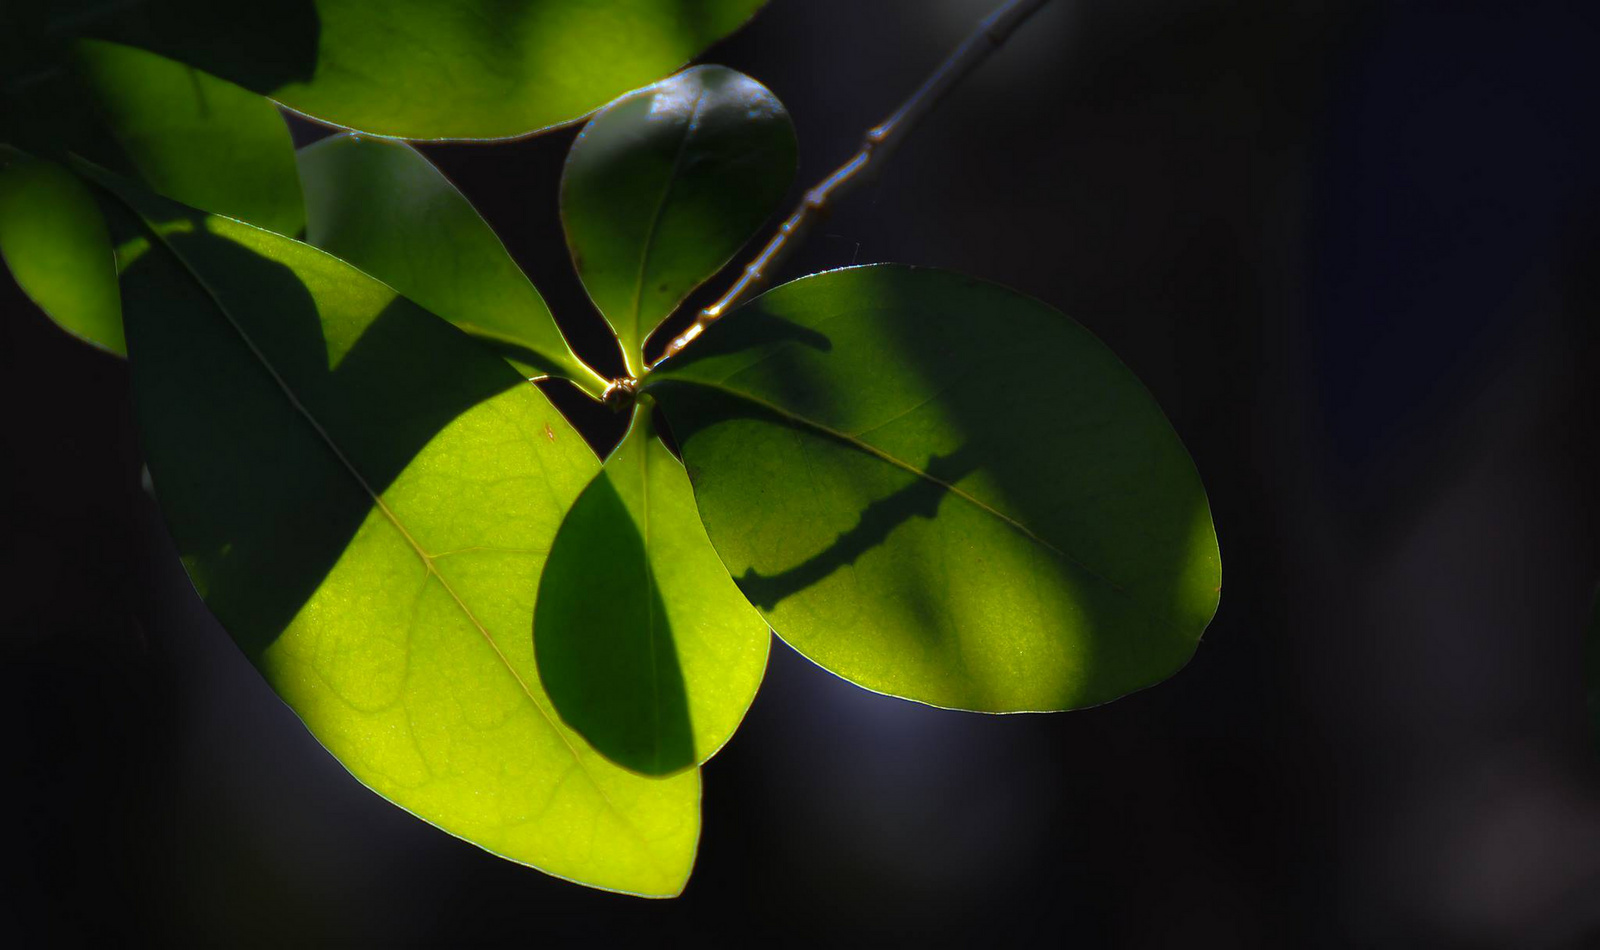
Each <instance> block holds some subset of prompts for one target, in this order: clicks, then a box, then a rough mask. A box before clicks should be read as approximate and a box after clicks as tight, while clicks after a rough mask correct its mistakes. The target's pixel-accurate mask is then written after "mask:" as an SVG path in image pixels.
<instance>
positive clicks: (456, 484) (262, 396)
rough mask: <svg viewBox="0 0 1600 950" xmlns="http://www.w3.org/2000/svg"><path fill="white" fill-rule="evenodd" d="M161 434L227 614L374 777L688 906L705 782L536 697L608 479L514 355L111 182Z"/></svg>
mask: <svg viewBox="0 0 1600 950" xmlns="http://www.w3.org/2000/svg"><path fill="white" fill-rule="evenodd" d="M107 181H108V183H110V184H111V185H112V186H113V187H115V188H116V189H117V190H118V192H119V194H121V195H122V196H123V197H124V198H125V200H127V201H128V202H129V203H130V205H132V206H133V207H135V208H137V209H138V210H139V212H140V213H141V214H142V215H143V218H144V220H145V222H146V224H147V226H148V227H149V228H150V230H151V231H152V232H153V233H154V234H156V235H158V236H159V237H158V240H157V242H156V244H155V245H154V246H153V247H152V248H151V250H150V251H149V252H148V253H145V254H144V255H142V256H140V257H139V258H138V259H137V260H135V261H133V262H132V264H131V265H130V266H129V267H128V268H127V269H126V270H125V271H124V274H123V283H124V288H125V295H126V301H127V307H126V313H127V327H128V336H129V352H130V355H131V362H132V367H133V389H134V399H135V403H136V408H137V420H138V423H139V428H140V437H141V443H142V446H143V448H144V452H145V455H146V458H147V460H148V463H149V468H150V473H151V477H152V481H153V483H154V486H155V493H156V496H157V498H158V500H159V501H160V504H161V508H162V511H163V513H164V515H165V517H166V520H167V524H168V526H169V528H170V529H171V532H172V536H173V539H174V540H175V541H176V543H177V545H178V548H179V550H180V552H181V553H182V555H183V559H184V564H185V566H186V568H187V569H188V571H189V575H190V577H191V578H192V579H193V581H194V584H195V587H196V589H197V590H198V591H199V592H200V594H201V596H202V597H203V598H204V599H205V602H206V604H207V605H208V606H209V607H210V609H211V610H212V612H213V613H214V614H215V615H216V616H217V618H218V619H219V620H220V621H221V622H222V624H223V626H224V627H226V628H227V629H228V631H229V633H231V634H232V636H233V637H234V639H235V640H236V641H237V642H238V644H239V646H240V647H241V649H242V650H243V651H244V652H245V653H246V655H248V656H249V658H250V659H251V660H252V661H253V662H254V663H256V665H257V666H258V667H259V668H260V670H261V672H262V674H263V675H264V676H265V677H266V678H267V680H268V681H269V682H270V683H271V684H272V686H273V688H274V689H275V690H277V692H278V694H279V695H280V696H282V697H283V699H284V700H285V702H287V703H288V704H289V706H290V707H292V708H293V709H294V711H295V712H296V713H298V714H299V715H300V717H301V719H303V720H304V722H305V723H306V726H307V727H308V728H309V729H310V730H311V732H312V733H313V734H314V735H315V736H316V737H317V738H318V739H319V740H320V741H321V742H322V743H323V744H324V745H325V746H327V748H328V749H329V750H330V751H331V752H332V753H333V754H334V755H335V756H337V757H338V758H339V760H340V761H341V762H342V763H343V764H344V765H345V767H346V768H348V769H349V770H350V772H351V773H352V774H353V775H354V776H355V777H356V778H358V779H359V780H361V781H362V782H363V783H365V784H366V785H368V786H369V787H371V788H372V789H373V790H375V791H377V792H378V793H379V794H381V795H383V796H384V797H386V798H388V799H389V800H390V801H393V802H394V803H395V804H397V805H399V806H401V807H402V808H405V809H406V810H408V811H411V812H413V813H414V814H416V815H418V816H419V817H421V818H423V819H425V820H427V821H429V822H431V823H433V824H435V825H437V826H438V827H440V828H443V829H445V830H446V831H449V832H451V833H452V834H456V835H459V836H460V837H462V838H465V839H467V840H469V841H471V842H473V843H475V844H478V845H480V846H482V847H483V848H485V849H487V850H489V851H491V852H494V853H495V854H499V855H502V856H505V857H507V858H510V859H512V860H515V861H519V862H523V863H526V864H529V865H532V866H535V867H538V868H541V869H543V870H545V871H548V872H550V873H551V874H556V875H559V876H561V877H565V878H570V879H572V880H575V881H580V882H582V883H585V884H590V885H593V886H596V887H603V888H609V889H615V890H621V891H628V892H634V893H639V894H648V895H670V894H675V893H677V892H678V891H679V890H680V889H681V888H682V886H683V883H684V880H685V878H686V877H687V875H688V872H689V868H690V865H691V863H692V861H693V857H694V852H695V846H696V841H697V837H698V831H699V796H700V786H699V776H698V773H697V772H695V771H692V770H691V771H687V772H684V773H681V774H679V775H677V776H674V777H672V778H667V779H650V778H645V777H643V776H640V775H637V774H635V773H633V772H630V771H627V770H625V769H622V768H619V767H617V766H615V765H613V764H612V763H610V762H609V761H607V760H606V759H605V758H604V757H603V756H601V755H599V754H598V753H597V752H595V751H594V750H593V749H592V748H591V747H590V746H589V745H588V743H586V742H585V741H584V740H583V738H582V736H580V735H578V734H577V733H576V732H573V731H572V730H570V729H568V728H566V727H565V726H563V725H562V724H561V723H560V721H559V718H558V717H557V715H556V713H555V710H554V709H553V708H552V707H551V704H550V701H549V698H548V697H547V696H546V695H545V693H544V690H543V689H542V688H541V686H540V684H539V678H538V670H537V666H536V662H535V658H534V652H533V642H532V637H531V634H530V631H531V628H532V623H533V607H534V591H535V588H536V585H537V582H538V577H539V574H540V571H541V569H542V567H543V564H544V561H545V558H546V556H547V554H548V551H549V548H550V544H551V541H552V539H553V538H554V537H555V534H556V531H557V529H558V527H559V525H560V523H561V518H562V516H563V514H564V513H565V511H566V509H567V508H568V507H569V506H570V504H571V503H572V501H573V500H574V499H575V498H576V497H577V496H578V494H579V492H580V491H582V489H583V487H584V486H585V485H586V484H587V483H588V481H589V480H590V478H591V477H592V476H593V474H594V473H595V471H596V470H597V468H598V462H597V461H596V459H595V458H594V456H593V455H592V453H591V452H590V450H589V449H588V448H587V447H586V446H585V444H584V442H583V440H582V439H581V438H580V437H579V436H578V434H577V433H576V432H574V431H573V430H572V428H571V427H570V426H568V425H567V423H566V422H565V421H564V420H563V418H562V416H561V414H560V413H559V412H557V411H556V410H555V409H554V408H553V407H552V406H551V405H550V403H549V402H548V401H547V400H546V399H545V398H544V396H543V395H542V394H541V393H540V392H539V391H538V390H537V389H536V388H535V387H533V386H531V385H529V384H528V383H527V382H525V381H524V380H523V379H522V378H521V377H520V376H519V375H518V374H517V373H516V372H515V371H514V370H513V369H512V368H511V367H510V366H508V365H507V364H506V363H505V362H504V361H502V360H500V359H498V358H497V357H495V356H494V355H493V354H491V353H489V352H488V351H486V350H485V349H483V348H482V347H481V346H479V345H478V344H477V343H475V342H473V341H472V340H470V339H469V338H467V337H466V336H465V335H463V334H462V333H461V332H460V331H458V330H456V329H455V328H454V327H451V326H450V325H448V324H447V323H445V322H444V321H442V320H440V319H438V318H436V317H435V316H433V315H431V314H429V313H427V312H426V311H424V310H422V309H421V308H420V307H418V306H416V305H415V304H413V303H411V302H409V301H407V300H406V299H405V298H403V297H400V296H398V295H396V294H395V292H394V291H393V290H392V289H390V288H389V287H387V286H385V285H383V284H381V283H379V282H378V281H376V280H373V279H371V278H369V277H366V276H364V275H363V274H361V273H360V272H358V271H356V270H355V269H354V268H352V267H350V266H349V265H347V264H345V263H343V262H341V261H339V260H337V259H335V258H333V257H330V256H328V255H327V254H325V253H323V252H322V251H319V250H317V249H315V248H312V247H310V246H308V245H305V244H301V243H298V242H295V241H292V240H290V239H287V238H284V237H281V236H278V235H275V234H272V233H270V232H268V231H264V230H260V229H257V228H253V227H250V226H248V225H244V224H240V223H238V222H235V221H231V220H229V219H226V218H220V217H214V216H208V215H203V214H199V213H194V212H188V211H187V210H186V209H182V208H178V207H177V206H174V205H172V204H170V203H168V202H164V201H161V200H159V199H154V198H153V197H151V196H148V195H146V194H143V193H140V192H138V191H136V190H135V189H133V188H131V187H129V186H126V185H122V184H119V183H116V182H114V181H112V180H110V179H107Z"/></svg>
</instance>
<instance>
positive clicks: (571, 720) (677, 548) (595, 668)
mask: <svg viewBox="0 0 1600 950" xmlns="http://www.w3.org/2000/svg"><path fill="white" fill-rule="evenodd" d="M533 632H534V636H533V639H534V646H535V651H536V653H537V654H538V660H539V675H540V678H541V679H542V680H543V682H544V686H545V689H546V690H547V691H548V692H549V694H550V698H551V700H552V701H553V702H554V703H555V706H556V709H557V711H558V712H560V713H561V717H562V718H563V719H564V720H566V722H567V723H568V724H570V725H571V726H572V727H573V728H574V729H576V730H578V731H579V732H580V733H582V734H583V735H584V737H585V738H587V739H588V740H589V741H590V742H591V743H593V744H594V746H595V748H597V749H599V750H600V751H601V752H603V753H605V754H606V755H607V756H609V757H610V758H611V759H612V760H613V761H615V762H618V763H620V764H622V765H625V766H627V767H628V768H631V769H634V770H636V771H639V772H644V773H647V774H652V775H663V774H668V773H671V772H675V771H678V770H680V769H683V768H687V767H689V766H691V765H694V764H696V763H699V762H704V761H705V760H706V759H708V758H710V757H711V755H712V754H713V753H715V752H716V751H717V750H718V749H719V748H721V747H722V744H723V743H725V742H727V741H728V738H729V737H730V736H731V735H733V731H734V730H735V729H736V728H738V725H739V721H740V720H741V719H742V718H744V714H745V710H746V709H748V708H749V707H750V702H751V700H753V699H754V698H755V694H756V687H758V686H759V685H760V684H761V677H762V674H763V673H764V672H765V671H766V666H767V648H768V646H769V644H770V634H769V633H768V632H767V625H766V622H765V621H763V620H762V619H761V616H760V614H758V613H756V611H755V609H754V608H753V607H751V606H750V604H749V603H748V602H746V601H745V599H744V597H743V596H742V595H741V594H740V593H739V589H738V588H737V587H735V586H734V584H733V581H732V580H731V579H730V578H729V577H728V572H727V570H726V569H724V568H723V566H722V562H721V561H720V560H718V559H717V552H716V551H715V550H713V549H712V547H711V542H710V541H708V540H707V539H706V532H705V528H704V527H702V526H701V524H700V517H699V515H698V514H697V513H696V511H695V506H694V494H693V492H692V490H691V489H690V487H689V479H688V477H687V476H686V475H685V474H684V471H683V465H682V464H681V463H679V462H678V460H677V459H675V458H673V457H672V453H670V452H669V451H667V448H666V446H664V445H662V444H661V440H660V439H658V438H656V437H655V436H654V435H653V434H652V431H651V425H650V419H649V412H648V410H647V409H641V410H640V411H639V413H638V416H637V417H636V418H635V420H634V423H633V427H632V429H631V430H630V431H629V433H628V435H627V437H626V438H625V439H624V440H623V442H622V444H621V445H620V446H619V447H618V448H617V451H616V452H615V453H614V454H613V455H612V456H611V458H610V459H608V460H607V462H606V465H605V468H604V469H603V470H602V471H601V472H600V473H599V474H598V475H596V476H595V478H594V480H593V481H592V482H590V483H589V487H588V488H586V489H584V492H583V494H582V495H581V496H579V498H578V501H577V503H576V504H574V505H573V506H572V510H571V511H569V512H568V513H567V517H566V521H565V522H564V523H563V524H562V526H561V531H560V533H559V534H557V535H556V541H555V545H554V546H553V547H552V548H551V551H550V559H549V560H548V561H547V562H545V568H544V576H543V578H542V579H541V580H540V584H539V602H538V607H537V608H536V610H535V612H534V627H533Z"/></svg>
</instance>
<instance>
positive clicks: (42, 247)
mask: <svg viewBox="0 0 1600 950" xmlns="http://www.w3.org/2000/svg"><path fill="white" fill-rule="evenodd" d="M0 256H4V258H5V261H6V266H7V267H9V268H11V274H12V276H13V277H15V278H16V279H17V284H18V285H19V286H20V287H21V288H22V291H23V293H26V294H27V295H28V296H29V298H31V299H32V300H33V302H34V303H36V304H38V305H39V309H41V310H43V311H44V312H45V313H46V314H47V315H48V316H49V317H50V319H52V320H54V321H55V322H56V323H57V324H58V325H59V326H60V327H61V328H62V329H63V330H66V331H67V332H68V333H70V334H72V335H73V336H75V337H78V338H79V339H81V340H83V341H85V342H87V343H92V344H94V345H95V346H98V347H100V348H101V349H104V350H108V351H110V352H112V353H115V354H117V355H118V356H121V355H124V354H125V353H126V352H127V351H126V350H125V348H124V346H123V341H122V305H121V303H120V301H119V300H118V297H117V267H116V259H115V257H114V256H113V254H112V251H111V238H110V236H109V235H108V234H107V232H106V225H105V220H104V219H103V218H102V217H101V215H100V208H99V206H98V205H97V204H96V202H95V200H94V196H93V195H92V194H90V192H89V189H88V188H87V187H86V186H85V185H84V184H83V182H81V181H79V180H78V178H77V176H76V175H74V174H72V173H71V172H69V171H67V170H66V169H65V168H62V167H61V166H60V165H57V164H55V163H54V162H47V161H43V160H41V159H35V158H30V157H27V156H23V155H19V154H16V153H9V154H8V153H5V152H0Z"/></svg>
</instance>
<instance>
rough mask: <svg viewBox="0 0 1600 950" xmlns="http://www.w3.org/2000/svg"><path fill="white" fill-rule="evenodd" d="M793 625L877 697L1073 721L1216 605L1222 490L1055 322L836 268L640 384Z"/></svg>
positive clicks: (822, 658) (1072, 330) (1160, 671)
mask: <svg viewBox="0 0 1600 950" xmlns="http://www.w3.org/2000/svg"><path fill="white" fill-rule="evenodd" d="M646 390H647V391H650V392H654V393H655V394H656V395H657V397H658V398H659V399H660V400H661V405H662V408H663V409H664V410H665V412H666V414H667V417H668V419H669V420H670V421H671V423H672V426H673V430H674V432H676V434H677V435H678V437H679V439H680V440H681V444H682V449H683V457H684V461H685V463H686V464H687V466H688V471H689V477H690V479H691V481H692V482H693V483H694V491H695V499H696V501H697V503H698V505H699V509H700V514H701V516H702V518H703V519H704V521H705V526H706V529H707V532H708V534H709V535H710V538H711V541H712V543H713V544H714V545H715V546H716V549H717V552H718V554H720V555H721V557H722V560H723V562H724V563H725V564H726V565H727V566H728V568H729V570H730V571H731V572H732V574H733V576H734V580H735V581H736V582H737V583H738V584H739V587H740V589H741V590H742V591H743V592H744V593H745V595H746V596H747V597H749V598H750V600H751V602H752V603H754V604H755V605H756V606H757V607H758V608H760V610H761V612H762V614H763V616H765V617H766V618H767V620H768V621H769V622H770V623H771V624H772V627H773V629H774V630H776V631H777V633H778V634H779V635H780V636H782V637H783V638H784V639H785V640H787V641H788V642H789V643H790V644H792V645H793V646H794V647H795V648H796V649H798V650H799V651H800V652H802V653H804V654H805V655H806V656H808V657H810V658H811V659H812V660H814V661H816V662H817V663H819V664H821V665H822V666H824V667H826V668H827V669H830V670H832V671H834V672H835V673H838V674H839V675H841V676H843V677H845V678H847V679H849V680H851V681H853V682H856V683H859V684H861V685H862V686H865V687H867V688H869V689H874V690H878V691H881V692H885V693H891V694H893V695H896V696H903V697H906V698H909V699H915V700H919V701H922V702H926V703H931V704H933V705H938V706H948V707H956V708H961V709H973V710H984V711H995V712H1000V711H1015V710H1055V709H1068V708H1073V707H1079V706H1086V705H1090V704H1093V703H1100V702H1104V701H1106V700H1109V699H1113V698H1115V697H1117V696H1120V695H1122V694H1124V693H1127V692H1129V691H1131V690H1135V689H1139V688H1140V687H1143V686H1148V685H1150V684H1152V683H1155V682H1157V681H1158V680H1161V679H1164V678H1165V677H1167V676H1169V675H1171V674H1172V673H1173V672H1175V671H1176V670H1177V669H1179V668H1180V667H1182V666H1183V665H1184V663H1186V662H1187V661H1188V659H1189V657H1190V656H1191V654H1192V653H1193V651H1194V649H1195V646H1196V644H1197V643H1198V641H1199V639H1200V635H1201V633H1202V632H1203V631H1204V629H1205V627H1206V625H1207V623H1208V622H1209V621H1210V619H1211V616H1212V614H1213V613H1214V612H1215V610H1216V606H1217V597H1218V591H1219V590H1220V566H1219V559H1218V554H1217V546H1216V536H1215V534H1214V531H1213V528H1212V524H1211V515H1210V511H1209V508H1208V505H1207V503H1206V497H1205V492H1204V490H1203V489H1202V487H1201V484H1200V479H1199V477H1198V476H1197V475H1196V473H1195V470H1194V466H1193V464H1192V462H1191V461H1190V459H1189V456H1188V454H1187V453H1186V452H1185V451H1184V448H1183V446H1182V444H1181V443H1180V442H1179V441H1178V438H1177V436H1176V435H1175V434H1174V433H1173V431H1172V428H1171V426H1170V425H1169V424H1168V423H1167V420H1166V419H1165V418H1164V417H1163V416H1162V414H1161V410H1160V408H1159V407H1158V406H1157V405H1156V403H1155V401H1154V399H1152V398H1151V396H1150V394H1149V393H1148V392H1147V391H1146V390H1145V389H1144V387H1143V386H1141V385H1140V384H1139V381H1138V380H1137V379H1136V378H1134V376H1133V375H1132V374H1131V373H1129V372H1128V370H1127V368H1126V367H1124V366H1123V365H1122V364H1121V363H1120V362H1118V361H1117V359H1116V357H1115V356H1114V355H1113V354H1112V353H1111V352H1110V351H1109V350H1108V349H1106V347H1105V346H1104V345H1102V344H1101V343H1100V342H1099V341H1098V340H1096V339H1095V338H1094V337H1093V336H1092V335H1090V334H1089V333H1088V332H1087V331H1085V330H1084V329H1083V328H1082V327H1080V326H1078V325H1077V324H1075V323H1073V322H1072V321H1071V320H1069V319H1067V317H1065V316H1064V315H1063V314H1061V313H1060V312H1058V311H1056V310H1054V309H1052V308H1050V307H1048V306H1046V305H1044V304H1042V303H1040V302H1039V301H1037V300H1033V299H1031V298H1028V297H1024V296H1022V295H1020V294H1017V293H1014V292H1012V291H1010V290H1007V289H1005V288H1002V287H999V286H996V285H993V284H988V283H984V282H981V281H977V280H974V279H971V278H967V277H963V276H960V275H956V274H951V273H945V272H939V271H929V270H916V269H911V268H905V267H896V266H876V267H862V268H854V269H848V270H841V271H833V272H830V273H824V274H817V275H813V276H811V277H807V278H803V279H801V280H797V281H795V282H793V283H790V284H787V285H785V286H783V287H780V288H778V289H776V290H773V291H771V292H769V293H767V294H766V295H764V296H762V297H760V298H757V299H756V300H755V301H753V302H752V303H750V304H749V305H747V306H745V307H744V308H742V309H740V310H739V311H737V312H735V313H732V314H730V315H728V316H727V317H725V318H723V320H722V321H720V322H719V323H716V324H713V325H712V327H711V329H710V330H709V331H707V333H706V334H705V335H704V337H703V338H702V339H700V340H698V341H696V343H695V344H694V345H692V346H691V347H689V348H688V349H687V350H685V351H684V352H683V353H682V354H681V355H680V356H678V357H674V358H673V359H672V360H669V361H667V362H666V363H665V364H663V365H662V366H661V367H660V368H659V369H658V370H657V371H656V372H655V373H653V374H652V375H651V376H650V377H649V379H648V380H647V383H646Z"/></svg>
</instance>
